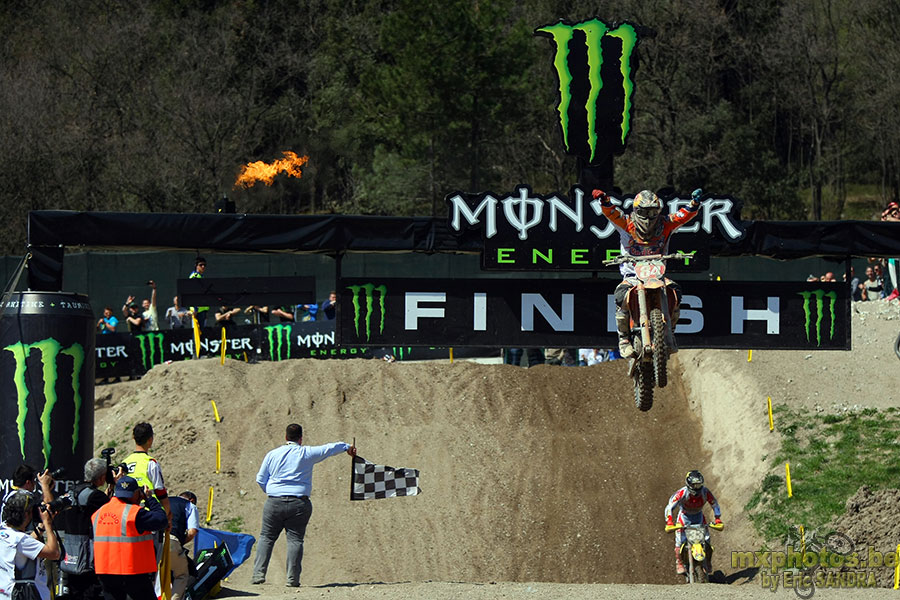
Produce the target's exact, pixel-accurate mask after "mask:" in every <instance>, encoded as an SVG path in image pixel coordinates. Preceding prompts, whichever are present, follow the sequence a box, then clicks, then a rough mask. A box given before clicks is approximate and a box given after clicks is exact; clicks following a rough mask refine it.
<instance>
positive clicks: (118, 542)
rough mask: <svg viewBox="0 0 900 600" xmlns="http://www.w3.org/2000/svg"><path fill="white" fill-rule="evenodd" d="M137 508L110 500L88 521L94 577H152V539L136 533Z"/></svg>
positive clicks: (138, 508) (154, 565)
mask: <svg viewBox="0 0 900 600" xmlns="http://www.w3.org/2000/svg"><path fill="white" fill-rule="evenodd" d="M140 510H143V509H142V508H141V507H140V506H135V505H134V504H129V503H127V502H123V501H122V500H120V499H118V498H115V497H113V498H110V500H109V502H107V503H106V504H104V505H103V506H101V507H100V508H98V509H97V512H95V513H94V515H93V516H92V517H91V522H93V524H94V572H95V573H97V574H98V575H140V574H142V573H155V572H156V569H157V566H156V554H155V552H154V550H153V535H152V534H151V533H150V532H147V533H145V534H140V533H138V530H137V526H136V525H135V522H134V521H135V519H136V518H137V514H138V511H140Z"/></svg>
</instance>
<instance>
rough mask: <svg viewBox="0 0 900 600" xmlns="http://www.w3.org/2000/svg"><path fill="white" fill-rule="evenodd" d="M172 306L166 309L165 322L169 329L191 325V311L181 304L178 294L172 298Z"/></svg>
mask: <svg viewBox="0 0 900 600" xmlns="http://www.w3.org/2000/svg"><path fill="white" fill-rule="evenodd" d="M172 302H173V304H172V306H170V307H169V308H168V309H166V322H167V323H168V324H169V328H171V329H185V328H188V327H191V326H192V325H191V311H189V310H188V309H186V308H185V307H183V306H181V304H180V303H179V302H178V296H175V297H174V298H172Z"/></svg>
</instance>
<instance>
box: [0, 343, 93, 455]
mask: <svg viewBox="0 0 900 600" xmlns="http://www.w3.org/2000/svg"><path fill="white" fill-rule="evenodd" d="M3 349H4V350H6V351H7V352H11V353H12V355H13V357H15V361H16V369H15V373H14V374H13V381H14V382H15V385H16V403H17V407H18V412H17V415H16V429H17V430H18V434H19V448H20V450H21V453H22V459H23V460H24V459H25V418H26V417H27V416H28V398H29V396H30V393H31V392H30V390H29V389H28V383H27V381H26V380H25V373H26V370H27V369H28V364H27V361H28V358H29V357H30V356H31V352H32V351H33V350H36V351H38V352H39V353H40V357H41V370H42V375H43V379H44V409H43V411H42V412H41V418H40V420H41V435H42V440H43V454H44V467H46V466H47V465H48V464H49V462H50V450H51V445H50V416H51V414H52V413H53V409H54V407H55V406H56V401H57V400H58V397H57V394H56V381H57V379H58V366H57V358H58V357H59V356H60V355H63V356H69V357H71V359H72V400H73V403H74V405H75V416H74V422H73V423H72V451H73V452H74V451H75V447H76V446H77V445H78V427H79V419H80V417H81V402H82V399H81V385H80V381H79V380H80V377H81V368H82V367H83V366H84V347H83V346H82V345H81V344H78V343H74V344H72V345H71V346H69V347H68V348H63V347H62V344H60V343H59V342H57V341H56V340H54V339H53V338H47V339H46V340H41V341H39V342H34V343H33V344H23V343H21V342H19V343H16V344H12V345H10V346H6V347H5V348H3Z"/></svg>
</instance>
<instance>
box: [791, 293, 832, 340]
mask: <svg viewBox="0 0 900 600" xmlns="http://www.w3.org/2000/svg"><path fill="white" fill-rule="evenodd" d="M797 293H798V294H799V295H801V296H803V316H804V318H805V321H804V328H805V331H806V341H807V342H809V341H810V339H809V334H810V329H811V325H812V318H811V317H812V315H811V311H810V304H811V303H812V299H813V298H815V299H816V323H815V328H816V346H821V345H822V320H823V318H824V316H825V298H828V299H829V302H828V310H829V314H830V316H831V328H830V329H829V333H828V339H829V340H831V339H834V305H835V303H836V302H837V292H826V291H825V290H815V291H813V292H797Z"/></svg>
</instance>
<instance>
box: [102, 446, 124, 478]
mask: <svg viewBox="0 0 900 600" xmlns="http://www.w3.org/2000/svg"><path fill="white" fill-rule="evenodd" d="M115 453H116V449H115V448H104V449H103V450H101V451H100V456H101V457H102V458H105V459H106V483H108V484H109V485H113V484H114V483H115V482H116V469H122V470H123V472H125V473H128V465H127V464H125V463H119V464H117V465H115V466H113V464H112V456H113V454H115Z"/></svg>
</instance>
